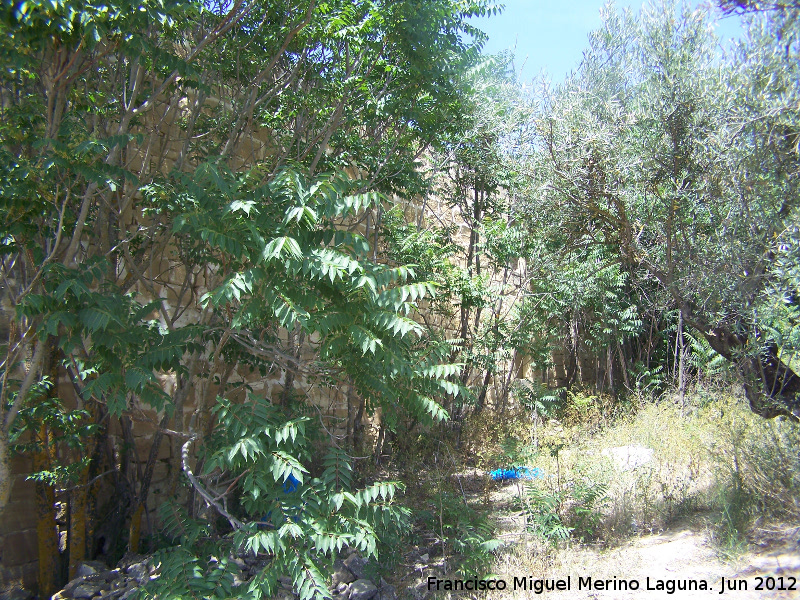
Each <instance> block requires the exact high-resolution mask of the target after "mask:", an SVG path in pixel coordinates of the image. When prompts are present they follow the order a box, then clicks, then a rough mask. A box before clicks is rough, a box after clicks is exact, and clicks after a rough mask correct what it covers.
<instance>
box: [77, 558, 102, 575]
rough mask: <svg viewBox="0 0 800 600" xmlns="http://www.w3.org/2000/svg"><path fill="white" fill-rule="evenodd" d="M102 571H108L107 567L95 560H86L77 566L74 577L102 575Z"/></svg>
mask: <svg viewBox="0 0 800 600" xmlns="http://www.w3.org/2000/svg"><path fill="white" fill-rule="evenodd" d="M103 571H108V567H107V566H106V564H105V563H101V562H99V561H96V560H88V561H86V562H82V563H80V564H79V565H78V568H77V569H76V570H75V577H88V576H89V575H94V574H95V573H102V572H103Z"/></svg>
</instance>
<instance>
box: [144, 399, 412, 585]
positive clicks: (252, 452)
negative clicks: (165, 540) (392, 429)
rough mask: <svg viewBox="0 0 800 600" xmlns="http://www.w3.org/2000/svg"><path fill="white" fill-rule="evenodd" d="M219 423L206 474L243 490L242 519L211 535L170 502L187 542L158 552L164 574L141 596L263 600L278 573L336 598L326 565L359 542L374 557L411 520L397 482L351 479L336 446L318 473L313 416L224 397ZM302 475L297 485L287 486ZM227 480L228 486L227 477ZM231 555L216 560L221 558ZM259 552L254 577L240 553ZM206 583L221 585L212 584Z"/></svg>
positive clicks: (169, 513)
mask: <svg viewBox="0 0 800 600" xmlns="http://www.w3.org/2000/svg"><path fill="white" fill-rule="evenodd" d="M215 411H216V415H217V423H218V426H217V429H216V431H215V433H214V435H213V436H212V437H211V438H210V439H209V440H208V447H207V449H206V457H207V458H206V461H205V467H204V471H205V477H204V480H206V481H210V480H213V479H217V480H220V479H222V480H224V481H228V480H230V479H231V478H232V479H233V481H234V483H233V484H230V487H233V486H234V485H235V486H236V488H237V494H236V498H237V502H236V509H234V508H233V506H231V510H234V512H235V513H236V516H237V517H238V519H239V520H240V525H238V526H237V528H235V529H234V530H233V531H230V532H227V533H226V532H222V534H221V535H217V536H212V537H209V534H210V532H209V526H208V523H205V522H202V521H200V522H198V521H196V520H194V519H191V518H189V516H188V515H187V513H186V511H185V510H184V509H183V508H182V507H180V506H177V505H175V504H167V505H165V506H164V507H162V510H161V518H162V519H163V522H164V525H165V528H166V530H167V531H168V532H169V533H170V534H172V535H173V536H174V538H175V540H176V541H179V545H178V546H175V547H173V548H170V549H168V550H165V551H162V552H160V553H158V554H157V555H156V556H155V557H154V559H153V560H154V561H155V564H156V565H160V569H161V573H162V576H161V577H159V578H158V579H155V580H153V582H151V584H149V585H148V586H146V587H145V589H144V590H143V591H142V592H141V594H140V597H141V598H159V597H165V596H169V597H171V598H173V597H174V598H194V597H198V598H200V597H203V598H220V599H222V598H252V599H258V598H264V597H269V596H271V595H272V594H274V592H275V590H277V585H278V578H279V577H283V576H288V577H290V578H291V579H292V583H293V586H294V589H295V591H296V592H297V593H298V594H299V595H300V597H301V598H303V599H304V600H308V599H310V598H320V597H329V596H330V592H329V590H328V588H327V584H326V572H327V570H328V569H329V568H330V567H331V565H332V562H333V559H334V558H335V557H336V555H337V553H338V552H340V551H342V550H343V549H344V548H355V549H358V550H359V551H361V552H362V553H363V554H364V555H365V556H375V554H376V552H377V541H378V535H379V534H380V533H382V532H386V531H392V530H397V529H398V528H399V529H400V530H402V529H403V528H405V527H407V526H408V519H409V511H408V509H405V508H402V507H400V506H398V505H397V504H396V503H395V496H396V494H397V492H398V491H400V490H401V489H402V485H401V484H399V483H397V482H376V483H374V484H372V485H368V486H366V487H363V488H360V489H354V488H353V487H352V484H351V480H352V476H351V472H352V467H351V466H350V463H349V460H348V458H347V456H346V455H345V454H344V453H343V452H342V451H341V450H340V449H337V448H333V449H332V450H331V451H330V452H329V453H328V454H327V455H326V457H325V458H324V459H323V461H322V464H323V467H324V468H323V469H322V471H321V472H320V473H319V475H318V476H316V477H312V476H311V474H310V472H309V469H307V468H306V467H305V466H303V462H304V461H307V460H308V459H309V458H310V453H311V446H310V442H309V436H308V432H307V431H306V427H307V426H308V425H309V422H308V419H307V418H305V417H298V418H294V419H287V417H286V415H285V414H284V413H283V412H282V411H281V410H280V409H279V408H277V407H275V406H273V405H271V404H270V403H269V402H267V401H265V400H264V399H263V398H257V397H251V398H250V401H249V402H248V403H247V404H233V403H231V402H228V401H226V400H224V399H222V398H220V399H218V403H217V405H216V408H215ZM290 477H291V478H294V479H295V480H296V481H298V482H299V485H297V487H296V489H295V490H294V491H292V490H291V489H290V488H287V486H286V483H287V481H288V480H289V479H290ZM225 485H228V484H227V483H226V484H225ZM220 556H223V557H229V558H215V557H220ZM239 556H241V557H247V558H257V559H258V560H259V561H260V563H261V564H262V567H263V568H262V569H261V571H260V572H259V573H258V574H257V575H256V576H255V577H254V578H253V579H252V580H250V581H249V582H248V583H246V584H245V583H242V582H241V581H238V583H237V580H235V579H234V575H237V576H238V575H239V567H238V566H237V564H236V563H235V562H234V561H233V558H235V557H239ZM208 581H211V582H212V583H214V585H208Z"/></svg>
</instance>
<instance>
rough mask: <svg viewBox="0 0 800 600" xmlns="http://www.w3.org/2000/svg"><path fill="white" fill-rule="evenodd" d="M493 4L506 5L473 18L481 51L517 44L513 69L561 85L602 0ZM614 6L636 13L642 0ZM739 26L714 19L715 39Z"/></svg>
mask: <svg viewBox="0 0 800 600" xmlns="http://www.w3.org/2000/svg"><path fill="white" fill-rule="evenodd" d="M497 3H498V4H500V3H502V4H505V10H504V11H503V12H502V14H500V15H498V16H494V17H490V18H481V19H472V20H471V22H472V23H473V24H474V25H476V26H477V27H478V28H479V29H482V30H483V31H485V32H486V33H487V34H489V41H488V43H487V44H486V47H485V48H484V53H488V54H492V53H495V52H500V51H501V50H508V49H510V48H512V47H513V46H514V45H515V43H516V52H515V56H516V60H515V66H516V68H517V71H520V69H521V68H522V66H523V63H524V69H523V70H522V79H523V81H529V80H531V79H532V78H533V77H535V76H537V75H539V74H540V73H541V72H542V71H545V72H546V73H547V74H548V75H549V76H550V78H551V79H552V80H553V81H561V80H562V79H563V78H564V77H565V76H566V75H567V73H569V72H570V71H572V70H573V69H575V67H577V65H578V63H579V62H580V60H581V56H582V54H583V50H584V48H585V47H586V46H587V45H588V39H589V38H588V34H589V32H590V31H592V30H593V29H596V28H598V27H599V26H600V8H601V7H602V6H603V5H604V4H605V0H497ZM692 3H693V4H695V5H697V4H699V3H700V2H699V1H697V0H695V1H694V2H692ZM616 6H617V7H618V8H622V7H630V8H632V9H634V10H638V9H639V8H640V7H641V6H642V0H638V1H630V0H617V2H616ZM740 28H741V25H740V20H739V17H728V18H725V19H723V20H720V21H718V23H717V35H718V36H720V38H723V39H727V38H731V37H739V31H740ZM526 57H527V60H526Z"/></svg>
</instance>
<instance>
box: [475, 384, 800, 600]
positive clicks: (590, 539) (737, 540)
mask: <svg viewBox="0 0 800 600" xmlns="http://www.w3.org/2000/svg"><path fill="white" fill-rule="evenodd" d="M600 401H601V400H600V399H598V403H599V402H600ZM585 404H586V403H585V402H584V406H583V407H582V408H581V410H582V412H583V414H586V415H590V416H591V415H594V414H596V411H593V410H592V409H593V407H592V406H588V407H587V406H586V405H585ZM682 413H683V414H682ZM473 425H476V426H477V427H476V429H473V430H472V432H471V433H470V434H469V435H468V437H467V440H468V445H471V446H472V447H473V448H480V454H479V460H478V464H480V465H482V466H489V465H492V464H497V461H507V464H510V463H511V462H516V464H523V463H524V464H529V465H531V466H536V467H539V468H540V469H542V470H543V471H544V472H545V474H546V476H545V477H544V478H543V479H540V480H536V481H533V482H527V483H526V484H525V485H526V486H527V487H528V488H537V489H539V490H540V491H541V492H542V493H544V494H546V493H548V492H549V493H556V492H558V491H559V490H561V491H563V490H566V498H567V499H566V501H565V502H562V503H561V504H559V505H558V510H560V511H562V513H563V514H562V515H561V516H562V517H563V520H564V521H565V523H566V524H571V523H569V522H568V521H569V519H570V514H569V513H570V498H571V497H570V493H571V492H570V490H571V489H577V486H578V485H581V484H587V483H596V484H600V485H604V486H607V498H606V500H605V502H602V503H598V504H597V511H596V512H597V515H596V517H597V518H596V522H595V527H594V528H593V531H591V532H580V531H578V530H576V531H573V535H572V537H571V539H569V540H567V541H562V542H560V543H557V544H555V545H553V544H551V543H550V542H549V541H548V540H543V539H541V538H538V537H536V535H535V534H534V533H533V532H530V531H529V532H528V534H527V535H526V534H522V532H520V535H517V536H514V535H512V533H513V532H511V531H510V530H509V527H511V528H512V529H513V527H518V528H521V527H522V526H523V524H524V522H526V519H525V518H522V517H519V516H518V517H517V518H516V519H509V515H508V513H506V514H505V515H502V516H501V519H500V521H501V522H500V523H499V525H501V530H502V532H503V533H504V535H505V537H506V538H507V539H514V540H516V542H515V543H514V544H513V545H512V546H511V547H509V548H508V549H507V550H506V551H505V552H503V553H501V555H500V556H499V557H498V559H497V562H496V563H495V565H493V567H492V568H491V569H490V570H491V571H492V572H495V573H500V574H506V575H517V576H518V575H520V574H525V575H526V576H533V577H548V576H551V577H552V576H553V575H552V574H554V573H572V572H582V571H583V572H587V571H590V572H592V574H593V575H594V576H595V577H604V576H608V577H612V576H614V575H619V574H620V573H624V572H625V565H624V564H622V562H620V561H625V560H629V558H625V554H624V552H620V551H619V549H621V548H624V547H625V546H626V544H629V543H631V541H632V540H635V539H636V538H637V537H638V536H641V535H646V534H653V533H659V532H663V531H665V529H666V528H668V527H669V526H670V525H673V526H674V525H675V523H676V522H680V523H681V524H682V525H685V526H686V527H689V528H691V529H692V530H693V531H695V532H697V535H698V536H699V537H698V539H706V540H708V539H710V540H712V542H713V544H712V550H711V551H712V553H716V554H717V556H721V557H723V558H728V559H730V558H732V557H735V555H736V553H737V552H742V551H743V550H744V549H745V548H746V547H747V536H748V535H751V534H753V533H754V531H755V528H756V527H759V526H765V523H768V522H777V521H779V520H781V519H783V520H785V521H786V522H791V520H792V519H795V520H797V519H800V435H799V433H800V429H799V428H798V426H797V425H796V424H793V423H790V422H787V421H777V420H775V421H764V420H763V419H761V418H760V417H757V416H755V415H753V414H752V413H751V412H750V410H749V409H748V407H747V405H746V403H745V401H744V399H743V398H742V397H741V394H739V393H735V391H733V392H732V391H731V390H727V391H726V390H722V391H720V390H715V391H714V392H713V393H711V394H710V393H709V392H708V391H707V390H706V391H704V392H703V393H699V394H696V395H694V396H693V397H691V398H690V399H689V402H688V404H687V406H686V407H685V408H684V410H683V411H682V410H681V408H680V407H679V406H678V405H677V404H676V403H673V402H670V401H661V402H641V403H639V405H638V407H637V408H636V410H633V411H631V413H630V414H628V415H627V416H623V417H621V418H619V419H617V420H616V421H615V422H614V423H612V424H605V423H601V424H598V423H596V422H593V423H586V422H585V421H582V420H581V419H580V418H570V419H565V420H564V422H562V423H559V422H549V423H547V424H542V425H540V426H539V428H538V430H537V431H536V441H537V442H538V447H534V446H533V445H532V441H533V439H534V436H533V433H532V427H531V423H530V418H529V415H526V414H520V415H517V416H516V418H515V419H511V420H510V421H509V420H506V421H505V422H504V427H499V426H497V425H496V424H493V423H491V422H488V420H482V421H480V422H479V423H476V424H473ZM587 431H591V432H593V433H592V434H588V435H587V433H586V432H587ZM509 434H510V435H509ZM619 446H642V447H645V448H651V449H652V450H653V460H652V461H651V462H649V463H648V464H646V465H642V466H639V467H637V468H634V469H630V470H620V468H619V467H618V466H616V465H615V464H614V463H613V461H612V460H610V459H609V458H608V457H607V456H604V455H603V454H602V450H603V449H604V448H613V447H619ZM514 453H516V456H514ZM515 458H516V460H514V459H515ZM517 490H518V488H516V487H511V486H509V487H508V488H507V489H506V492H507V493H506V496H507V498H506V500H508V499H509V498H508V497H513V496H516V495H518V491H517ZM572 502H573V503H574V498H573V499H572ZM522 505H523V506H520V503H517V505H516V508H517V509H518V510H517V513H515V514H517V515H519V514H521V513H520V511H519V509H520V508H523V509H524V508H525V502H523V503H522ZM504 508H505V506H504V505H503V504H497V509H498V510H499V511H500V510H503V509H504ZM528 508H529V509H530V510H535V507H531V506H530V501H528ZM506 510H508V509H507V508H506ZM530 510H529V513H528V514H530ZM522 512H524V511H522ZM573 516H574V515H573ZM527 522H528V524H530V521H527ZM572 524H574V523H572ZM582 534H583V537H584V542H585V543H583V544H581V543H580V535H582ZM615 549H616V550H615ZM598 553H600V554H604V556H606V560H604V561H602V562H601V563H598V562H597V557H598ZM613 556H618V558H619V560H618V561H617V562H619V563H620V564H617V563H615V561H614V558H613ZM503 597H512V596H510V595H509V596H503Z"/></svg>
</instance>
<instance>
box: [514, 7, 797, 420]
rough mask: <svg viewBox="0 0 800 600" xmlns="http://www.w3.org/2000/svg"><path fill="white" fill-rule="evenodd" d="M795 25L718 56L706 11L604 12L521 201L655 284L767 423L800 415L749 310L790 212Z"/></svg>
mask: <svg viewBox="0 0 800 600" xmlns="http://www.w3.org/2000/svg"><path fill="white" fill-rule="evenodd" d="M791 22H792V21H791V19H790V17H789V16H786V15H784V16H783V17H779V18H775V19H772V20H770V19H767V18H764V17H761V16H756V17H755V18H754V19H753V20H752V22H751V26H750V32H751V33H750V40H749V41H748V42H743V43H741V44H740V45H739V46H738V48H737V50H736V52H735V54H734V55H732V56H728V57H725V58H724V59H720V58H719V57H718V56H717V54H716V53H715V45H714V39H713V37H712V35H711V33H710V31H709V28H708V24H707V21H706V17H705V15H704V14H703V13H702V11H695V10H692V9H690V8H689V7H688V6H686V5H683V4H677V5H676V4H672V3H666V4H665V5H662V6H657V7H655V8H645V9H643V11H642V13H641V15H640V16H639V19H638V20H637V19H635V18H634V16H633V15H632V14H631V13H630V12H625V13H623V14H620V13H614V12H608V13H606V14H605V15H604V25H603V27H602V28H601V29H600V30H599V31H597V32H595V33H594V34H592V40H591V47H590V48H589V50H588V51H587V52H586V53H585V57H584V61H583V63H582V64H581V67H580V69H579V70H578V72H577V73H576V74H575V75H574V76H573V77H572V78H571V79H569V80H568V81H567V82H566V83H565V84H564V85H563V86H562V87H560V88H558V89H557V90H556V91H555V92H554V93H552V94H549V95H546V96H545V97H544V99H543V105H544V106H545V109H544V110H543V112H542V114H541V115H540V116H539V118H538V119H537V126H538V130H539V138H538V139H539V146H538V150H539V152H538V153H537V154H536V159H535V161H533V162H532V164H531V168H530V171H531V174H532V179H533V185H532V188H533V189H534V190H536V193H535V195H532V196H530V197H529V198H528V199H527V200H526V202H525V203H524V206H523V208H524V209H526V210H527V211H528V213H529V214H531V217H532V218H535V215H536V214H547V215H552V217H551V218H552V220H553V225H554V226H552V227H551V228H550V230H551V231H553V232H556V233H557V234H558V235H560V236H561V239H562V240H563V243H566V244H568V245H570V246H583V247H589V246H595V247H599V248H606V249H608V250H609V251H610V252H611V259H612V261H614V262H616V263H618V264H619V265H620V269H621V270H623V271H625V272H628V273H630V274H631V276H632V277H633V278H634V281H633V283H634V286H635V287H639V288H640V289H644V287H642V286H647V285H648V282H650V283H654V284H656V286H657V288H658V289H659V290H660V292H661V293H663V294H665V295H666V297H667V298H668V299H669V305H670V306H671V307H674V308H675V309H678V310H679V311H680V313H681V316H682V320H683V322H685V323H686V324H687V325H688V326H690V327H691V328H692V329H693V331H694V332H695V333H696V334H697V335H699V336H702V337H703V338H704V339H705V340H706V341H707V342H708V343H709V344H710V346H711V347H712V348H713V349H714V350H715V351H716V352H718V353H719V354H721V355H722V356H724V357H725V358H727V359H728V360H730V361H732V362H733V363H735V364H736V365H737V367H738V368H739V370H740V372H741V373H742V375H743V377H744V382H745V389H746V392H747V396H748V399H749V401H750V405H751V407H752V408H753V410H754V411H756V412H758V413H759V414H761V415H764V416H766V417H773V416H776V415H780V414H784V415H793V416H795V417H797V416H798V414H799V413H800V405H799V404H798V403H799V402H800V398H799V397H798V393H799V392H800V379H798V377H797V375H796V374H795V373H794V371H793V370H792V368H791V367H790V363H789V362H788V360H787V359H788V357H787V356H786V355H784V354H782V352H783V350H782V348H781V347H780V345H779V344H778V340H777V339H776V338H775V337H774V336H773V335H772V334H770V333H768V332H767V331H766V330H765V328H764V326H763V325H764V323H763V321H762V312H761V309H760V308H759V307H760V306H761V303H762V301H763V299H764V297H765V294H767V292H768V289H769V288H770V286H771V285H772V284H771V282H773V281H774V280H775V278H776V272H775V270H774V269H775V267H776V264H777V263H776V262H775V257H776V249H777V246H776V241H777V240H778V239H782V236H783V235H784V232H785V231H787V228H791V227H792V224H793V223H796V222H797V219H798V206H797V198H798V193H797V192H798V190H797V181H798V179H797V172H798V147H797V135H796V132H797V131H798V111H797V99H796V94H797V90H798V86H797V82H798V71H797V60H796V59H797V53H798V49H799V47H798V40H797V34H798V31H797V28H796V27H794V26H790V23H791ZM720 60H722V63H721V64H720V63H719V62H718V61H720ZM731 140H735V143H731ZM643 300H644V298H643Z"/></svg>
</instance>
